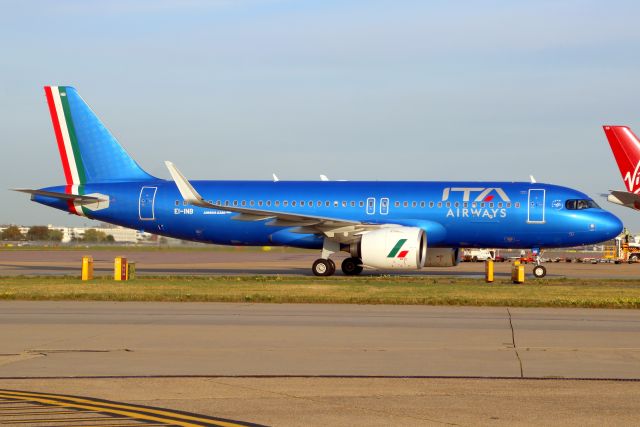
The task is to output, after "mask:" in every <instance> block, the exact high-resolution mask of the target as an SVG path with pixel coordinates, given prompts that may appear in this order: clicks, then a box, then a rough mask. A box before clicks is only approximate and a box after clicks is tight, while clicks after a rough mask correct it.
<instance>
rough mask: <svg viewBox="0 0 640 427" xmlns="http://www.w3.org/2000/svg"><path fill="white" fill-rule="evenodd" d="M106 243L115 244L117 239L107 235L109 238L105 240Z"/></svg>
mask: <svg viewBox="0 0 640 427" xmlns="http://www.w3.org/2000/svg"><path fill="white" fill-rule="evenodd" d="M104 241H105V242H107V243H114V242H115V241H116V239H115V238H114V237H113V236H112V235H111V234H107V237H105V238H104Z"/></svg>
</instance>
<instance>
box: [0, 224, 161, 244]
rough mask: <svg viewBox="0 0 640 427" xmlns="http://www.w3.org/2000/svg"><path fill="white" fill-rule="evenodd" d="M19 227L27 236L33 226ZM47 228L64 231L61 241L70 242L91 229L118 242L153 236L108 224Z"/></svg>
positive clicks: (2, 227) (1, 229) (128, 241)
mask: <svg viewBox="0 0 640 427" xmlns="http://www.w3.org/2000/svg"><path fill="white" fill-rule="evenodd" d="M7 227H8V226H0V233H2V232H3V231H4V230H5V229H6V228H7ZM18 228H19V229H20V232H21V233H22V234H23V235H24V236H26V235H27V232H28V231H29V228H31V227H24V226H18ZM47 228H49V230H58V231H60V232H62V240H61V243H70V242H72V241H74V240H80V239H82V237H83V236H84V233H85V232H86V231H87V230H90V229H91V230H96V231H101V232H103V233H105V234H106V235H111V236H113V240H115V241H116V242H117V243H140V242H143V241H147V240H149V238H150V237H151V234H150V233H145V232H142V231H138V230H133V229H131V228H124V227H117V226H106V225H101V226H99V227H60V226H56V225H52V224H49V225H47Z"/></svg>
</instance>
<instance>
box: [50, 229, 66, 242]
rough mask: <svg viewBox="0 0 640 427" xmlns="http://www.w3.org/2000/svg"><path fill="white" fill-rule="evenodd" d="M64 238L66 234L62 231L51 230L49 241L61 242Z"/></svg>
mask: <svg viewBox="0 0 640 427" xmlns="http://www.w3.org/2000/svg"><path fill="white" fill-rule="evenodd" d="M63 237H64V233H62V231H60V230H49V240H51V241H52V242H61V241H62V238H63Z"/></svg>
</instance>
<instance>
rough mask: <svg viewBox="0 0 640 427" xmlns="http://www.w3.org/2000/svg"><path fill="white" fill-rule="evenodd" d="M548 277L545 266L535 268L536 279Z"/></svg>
mask: <svg viewBox="0 0 640 427" xmlns="http://www.w3.org/2000/svg"><path fill="white" fill-rule="evenodd" d="M546 275H547V269H546V268H545V267H544V266H543V265H536V266H535V267H533V276H534V277H535V278H536V279H541V278H543V277H544V276H546Z"/></svg>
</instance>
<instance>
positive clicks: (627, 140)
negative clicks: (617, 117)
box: [603, 126, 640, 193]
mask: <svg viewBox="0 0 640 427" xmlns="http://www.w3.org/2000/svg"><path fill="white" fill-rule="evenodd" d="M603 128H604V133H605V135H607V139H608V140H609V145H610V146H611V151H613V155H614V157H615V158H616V162H617V163H618V169H620V174H621V175H622V179H623V180H624V183H625V185H626V186H627V190H629V192H630V193H638V192H640V141H639V140H638V137H637V136H635V134H634V133H633V132H632V131H631V129H629V128H628V127H627V126H603Z"/></svg>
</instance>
